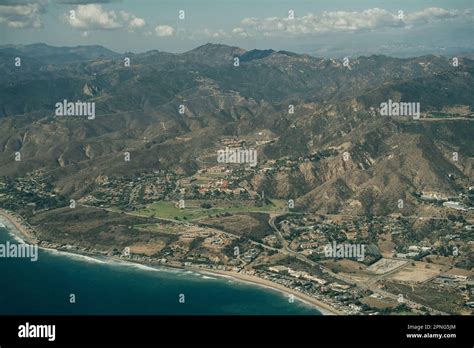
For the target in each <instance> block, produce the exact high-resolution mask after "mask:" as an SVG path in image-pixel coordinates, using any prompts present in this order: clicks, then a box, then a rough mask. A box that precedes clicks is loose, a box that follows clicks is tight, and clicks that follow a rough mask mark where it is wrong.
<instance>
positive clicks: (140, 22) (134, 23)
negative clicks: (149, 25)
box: [128, 17, 146, 29]
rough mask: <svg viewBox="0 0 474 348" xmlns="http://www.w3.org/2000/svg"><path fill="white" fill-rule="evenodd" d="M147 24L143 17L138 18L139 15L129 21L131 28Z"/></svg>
mask: <svg viewBox="0 0 474 348" xmlns="http://www.w3.org/2000/svg"><path fill="white" fill-rule="evenodd" d="M145 25H146V22H145V20H144V19H143V18H138V17H135V18H133V19H132V20H131V21H130V22H129V23H128V27H129V28H132V29H134V28H142V27H144V26H145Z"/></svg>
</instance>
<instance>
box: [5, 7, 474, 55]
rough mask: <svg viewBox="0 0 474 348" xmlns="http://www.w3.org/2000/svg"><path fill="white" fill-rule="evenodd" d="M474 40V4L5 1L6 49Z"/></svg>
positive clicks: (366, 46) (382, 46) (313, 49)
mask: <svg viewBox="0 0 474 348" xmlns="http://www.w3.org/2000/svg"><path fill="white" fill-rule="evenodd" d="M71 11H72V12H71ZM473 34H474V0H398V1H393V0H391V1H390V0H359V1H358V0H330V1H326V0H122V1H117V0H115V1H113V0H112V1H111V0H109V1H107V0H95V1H94V0H37V1H31V0H0V45H3V44H31V43H38V42H43V43H46V44H49V45H53V46H77V45H97V44H98V45H102V46H105V47H107V48H109V49H111V50H113V51H116V52H120V53H123V52H144V51H148V50H154V49H156V50H160V51H167V52H184V51H188V50H190V49H193V48H195V47H197V46H200V45H203V44H205V43H208V42H211V43H222V44H227V45H232V46H238V47H242V48H244V49H247V50H249V49H254V48H258V49H268V48H271V49H274V50H288V51H293V52H298V53H308V54H312V55H315V56H322V57H341V56H354V55H356V56H359V55H370V54H387V55H392V56H401V57H403V56H416V55H422V54H429V53H435V54H446V55H449V54H452V53H453V52H473V51H474V38H473V36H474V35H473Z"/></svg>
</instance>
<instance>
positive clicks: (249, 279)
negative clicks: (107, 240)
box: [0, 209, 344, 315]
mask: <svg viewBox="0 0 474 348" xmlns="http://www.w3.org/2000/svg"><path fill="white" fill-rule="evenodd" d="M0 215H1V216H3V217H4V218H5V219H7V220H8V221H9V222H10V223H11V224H12V225H13V226H15V228H16V230H17V231H18V232H19V233H20V235H21V237H22V239H23V240H25V242H27V243H30V244H37V242H38V240H37V238H36V237H35V236H34V235H33V234H32V233H31V232H30V231H29V228H28V227H26V226H24V224H23V223H22V222H21V221H20V220H19V219H18V218H17V217H16V216H14V215H13V214H11V213H9V212H7V211H5V210H3V209H0ZM10 232H12V233H14V231H10ZM78 255H81V254H79V253H78ZM88 256H90V255H88ZM111 260H113V258H111ZM172 268H176V267H172ZM182 269H189V270H193V271H196V272H199V273H202V274H205V273H207V274H210V275H217V276H224V277H230V278H232V279H235V280H237V281H242V282H246V283H251V284H254V285H258V286H262V287H265V288H269V289H272V290H276V291H279V292H282V293H284V294H287V295H288V294H292V295H294V296H295V299H299V300H301V301H302V302H304V303H306V304H307V305H311V306H314V307H316V309H318V310H319V311H320V312H321V313H322V314H323V315H341V314H344V313H342V312H340V311H338V310H337V309H335V308H333V307H331V306H330V305H328V304H326V303H324V302H321V301H319V300H318V299H316V298H314V297H311V296H308V295H305V294H303V293H301V292H299V291H296V290H293V289H290V288H287V287H285V286H283V285H280V284H277V283H275V282H272V281H269V280H266V279H262V278H259V277H256V276H251V275H247V274H242V273H237V272H232V271H222V270H215V269H207V268H205V269H204V268H199V267H184V268H182Z"/></svg>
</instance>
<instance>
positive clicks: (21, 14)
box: [0, 4, 43, 29]
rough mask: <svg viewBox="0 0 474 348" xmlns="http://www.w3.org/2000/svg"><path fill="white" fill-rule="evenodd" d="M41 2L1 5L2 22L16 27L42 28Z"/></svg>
mask: <svg viewBox="0 0 474 348" xmlns="http://www.w3.org/2000/svg"><path fill="white" fill-rule="evenodd" d="M42 11H43V9H42V6H41V5H40V4H23V5H0V23H5V24H6V25H7V26H8V27H10V28H14V29H24V28H35V29H38V28H41V27H42V26H43V24H42V22H41V19H40V14H41V12H42Z"/></svg>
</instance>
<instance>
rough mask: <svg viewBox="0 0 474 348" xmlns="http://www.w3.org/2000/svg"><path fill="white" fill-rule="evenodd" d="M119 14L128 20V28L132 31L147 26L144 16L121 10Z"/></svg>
mask: <svg viewBox="0 0 474 348" xmlns="http://www.w3.org/2000/svg"><path fill="white" fill-rule="evenodd" d="M119 14H120V16H121V17H122V19H123V20H124V21H126V22H128V29H129V30H130V31H133V30H134V29H137V28H143V27H144V26H146V21H145V20H144V19H143V18H139V17H137V16H135V15H134V14H132V13H129V12H126V11H120V12H119Z"/></svg>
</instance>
